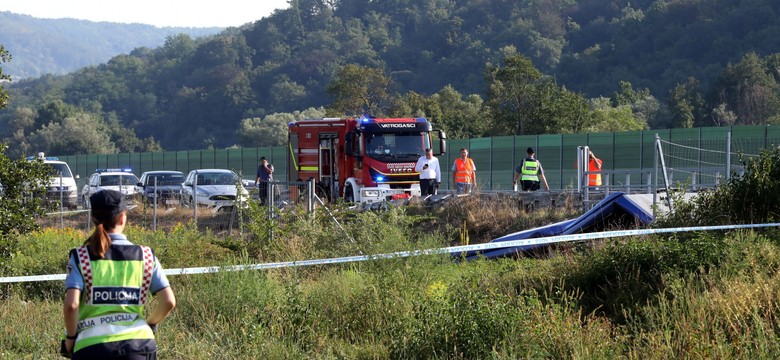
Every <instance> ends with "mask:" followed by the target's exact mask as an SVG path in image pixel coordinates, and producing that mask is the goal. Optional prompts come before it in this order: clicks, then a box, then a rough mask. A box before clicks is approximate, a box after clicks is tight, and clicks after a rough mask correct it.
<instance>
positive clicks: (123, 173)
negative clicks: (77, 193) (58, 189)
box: [81, 168, 138, 209]
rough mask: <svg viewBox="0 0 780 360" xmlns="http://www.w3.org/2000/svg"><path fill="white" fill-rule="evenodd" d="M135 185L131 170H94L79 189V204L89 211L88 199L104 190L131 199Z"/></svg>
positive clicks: (136, 180)
mask: <svg viewBox="0 0 780 360" xmlns="http://www.w3.org/2000/svg"><path fill="white" fill-rule="evenodd" d="M137 183H138V178H137V177H136V176H135V175H133V172H132V170H131V169H119V168H117V169H95V173H93V174H92V175H90V176H89V179H88V180H87V184H86V185H84V187H83V188H82V189H81V204H82V205H83V206H84V208H85V209H89V197H90V196H92V194H94V193H96V192H98V191H100V190H104V189H110V190H115V191H119V192H121V193H122V194H124V195H125V198H132V197H134V196H135V194H136V184H137Z"/></svg>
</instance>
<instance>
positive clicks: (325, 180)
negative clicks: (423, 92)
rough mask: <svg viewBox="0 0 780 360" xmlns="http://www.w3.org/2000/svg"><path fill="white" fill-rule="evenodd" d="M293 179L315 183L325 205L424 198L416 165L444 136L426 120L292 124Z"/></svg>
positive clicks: (441, 145) (442, 150)
mask: <svg viewBox="0 0 780 360" xmlns="http://www.w3.org/2000/svg"><path fill="white" fill-rule="evenodd" d="M288 128H289V130H290V131H289V149H290V152H289V155H290V161H289V162H288V164H289V167H290V168H289V169H288V172H287V174H288V178H289V180H290V181H306V180H309V179H315V182H316V190H315V191H316V193H317V195H318V196H320V198H322V200H323V201H326V200H327V201H334V200H335V199H337V198H343V199H344V200H345V201H346V202H350V203H351V202H359V203H374V202H381V201H385V200H389V199H392V198H398V197H408V196H414V195H417V196H419V195H420V183H419V173H417V172H415V170H414V166H415V164H416V163H417V159H419V158H420V157H421V156H423V155H424V154H425V149H426V148H433V146H432V143H433V136H432V134H437V135H438V141H439V149H438V150H439V151H438V152H436V155H441V154H444V153H445V152H446V149H447V145H446V135H445V133H444V132H443V131H441V130H433V129H432V126H431V123H430V122H428V120H427V119H426V118H374V117H360V118H320V119H306V120H301V121H294V122H291V123H289V124H288Z"/></svg>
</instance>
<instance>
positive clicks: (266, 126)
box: [237, 108, 325, 147]
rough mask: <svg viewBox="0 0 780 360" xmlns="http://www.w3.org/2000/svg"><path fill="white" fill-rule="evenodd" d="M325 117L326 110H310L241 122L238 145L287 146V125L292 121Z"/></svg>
mask: <svg viewBox="0 0 780 360" xmlns="http://www.w3.org/2000/svg"><path fill="white" fill-rule="evenodd" d="M322 117H325V109H324V108H318V109H315V108H309V109H306V110H304V111H295V112H293V113H276V114H271V115H268V116H266V117H265V118H263V119H260V118H251V119H243V120H241V127H240V128H239V130H238V131H237V135H238V140H239V143H238V145H240V146H244V147H263V146H279V145H285V144H287V136H288V135H289V134H288V130H287V124H289V123H290V122H292V121H299V120H303V119H313V118H322Z"/></svg>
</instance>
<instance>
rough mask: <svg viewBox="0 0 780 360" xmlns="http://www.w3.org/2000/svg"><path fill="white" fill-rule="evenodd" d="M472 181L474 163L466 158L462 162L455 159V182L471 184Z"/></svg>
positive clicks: (459, 159)
mask: <svg viewBox="0 0 780 360" xmlns="http://www.w3.org/2000/svg"><path fill="white" fill-rule="evenodd" d="M472 179H474V161H472V160H471V159H470V158H467V159H466V161H463V159H461V158H457V159H455V182H456V183H472V182H473V181H472Z"/></svg>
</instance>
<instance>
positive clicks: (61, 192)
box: [37, 153, 79, 210]
mask: <svg viewBox="0 0 780 360" xmlns="http://www.w3.org/2000/svg"><path fill="white" fill-rule="evenodd" d="M37 159H38V160H41V161H43V163H44V164H49V165H51V168H52V172H51V178H49V183H48V184H47V186H46V199H48V200H51V201H60V199H62V207H63V208H68V209H70V210H76V209H77V208H78V206H79V191H78V188H77V187H76V180H78V178H79V176H78V175H75V176H74V175H73V173H72V172H71V171H70V166H68V163H66V162H64V161H60V159H58V158H56V157H45V156H44V154H43V153H38V157H37Z"/></svg>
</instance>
